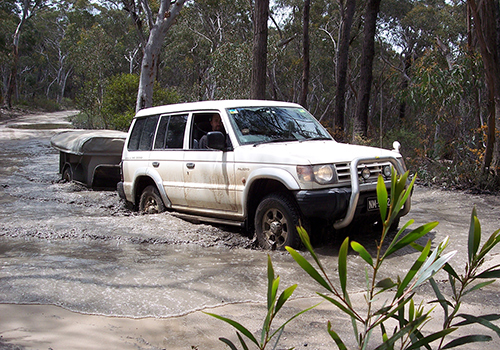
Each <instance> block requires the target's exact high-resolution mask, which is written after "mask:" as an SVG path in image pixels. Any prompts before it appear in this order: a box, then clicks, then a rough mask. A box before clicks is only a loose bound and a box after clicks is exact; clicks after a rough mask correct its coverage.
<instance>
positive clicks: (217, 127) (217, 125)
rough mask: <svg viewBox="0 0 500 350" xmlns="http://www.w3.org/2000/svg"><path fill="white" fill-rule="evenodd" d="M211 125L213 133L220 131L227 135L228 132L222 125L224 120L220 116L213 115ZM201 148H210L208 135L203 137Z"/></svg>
mask: <svg viewBox="0 0 500 350" xmlns="http://www.w3.org/2000/svg"><path fill="white" fill-rule="evenodd" d="M210 125H211V127H212V131H220V132H222V133H223V134H224V135H226V131H225V129H224V125H222V119H221V117H220V115H219V114H217V113H214V114H212V116H211V117H210ZM226 143H227V140H226ZM200 148H202V149H203V148H208V140H207V135H203V137H202V138H201V139H200Z"/></svg>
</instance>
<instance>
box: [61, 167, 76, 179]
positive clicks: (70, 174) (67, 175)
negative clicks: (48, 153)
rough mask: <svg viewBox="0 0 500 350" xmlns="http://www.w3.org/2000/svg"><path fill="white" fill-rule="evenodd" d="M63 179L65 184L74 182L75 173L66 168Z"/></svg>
mask: <svg viewBox="0 0 500 350" xmlns="http://www.w3.org/2000/svg"><path fill="white" fill-rule="evenodd" d="M62 179H63V181H64V182H71V181H73V172H72V171H71V167H70V166H67V167H65V168H64V170H63V173H62Z"/></svg>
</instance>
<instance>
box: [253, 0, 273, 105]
mask: <svg viewBox="0 0 500 350" xmlns="http://www.w3.org/2000/svg"><path fill="white" fill-rule="evenodd" d="M268 18H269V0H255V1H254V11H253V23H254V25H253V51H252V79H251V84H250V96H251V97H252V98H254V99H261V100H265V99H266V74H267V37H268V28H267V21H268Z"/></svg>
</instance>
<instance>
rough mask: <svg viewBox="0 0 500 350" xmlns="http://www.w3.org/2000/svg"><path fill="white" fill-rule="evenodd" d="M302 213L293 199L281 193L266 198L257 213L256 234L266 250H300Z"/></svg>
mask: <svg viewBox="0 0 500 350" xmlns="http://www.w3.org/2000/svg"><path fill="white" fill-rule="evenodd" d="M298 225H300V212H299V209H298V207H297V205H296V204H295V203H294V201H293V199H291V198H290V197H289V196H287V195H285V194H281V193H273V194H271V195H268V196H267V197H264V199H263V200H262V201H261V202H260V204H259V206H258V207H257V211H256V213H255V233H256V235H257V239H258V241H259V245H260V246H261V247H262V248H264V249H272V250H284V249H285V247H286V246H289V247H292V248H298V247H299V245H300V237H299V234H298V233H297V226H298Z"/></svg>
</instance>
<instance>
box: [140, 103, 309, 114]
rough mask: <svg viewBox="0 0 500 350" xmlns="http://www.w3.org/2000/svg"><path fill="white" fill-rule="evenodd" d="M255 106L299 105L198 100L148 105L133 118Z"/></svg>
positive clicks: (293, 104) (292, 104)
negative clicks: (148, 106) (155, 105)
mask: <svg viewBox="0 0 500 350" xmlns="http://www.w3.org/2000/svg"><path fill="white" fill-rule="evenodd" d="M256 106H262V107H266V106H273V107H299V108H302V106H301V105H299V104H296V103H290V102H280V101H268V100H218V101H199V102H187V103H176V104H171V105H165V106H158V107H150V108H145V109H141V110H140V111H139V112H137V114H136V116H135V118H137V117H142V116H145V115H151V114H162V113H177V112H186V111H187V112H189V111H194V110H197V111H199V110H214V109H226V108H232V107H256Z"/></svg>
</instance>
